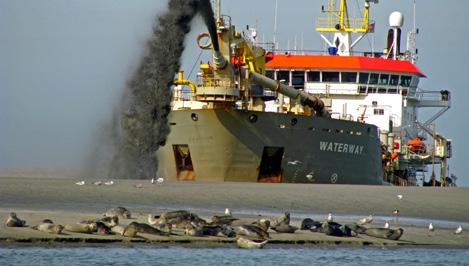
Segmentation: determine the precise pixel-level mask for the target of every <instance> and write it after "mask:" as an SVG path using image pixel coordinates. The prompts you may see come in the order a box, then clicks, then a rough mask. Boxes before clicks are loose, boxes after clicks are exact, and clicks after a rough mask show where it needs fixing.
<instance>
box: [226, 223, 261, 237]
mask: <svg viewBox="0 0 469 266" xmlns="http://www.w3.org/2000/svg"><path fill="white" fill-rule="evenodd" d="M233 229H234V231H235V232H236V235H243V236H247V237H250V238H254V239H268V238H270V236H269V233H268V232H266V231H264V230H263V229H262V228H260V227H259V226H255V225H252V224H245V225H239V226H235V227H233Z"/></svg>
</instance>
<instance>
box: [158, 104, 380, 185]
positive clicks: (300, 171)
mask: <svg viewBox="0 0 469 266" xmlns="http://www.w3.org/2000/svg"><path fill="white" fill-rule="evenodd" d="M169 123H170V125H171V133H170V134H169V136H168V139H167V142H166V144H165V146H163V147H161V148H160V150H159V151H158V175H159V176H163V177H165V178H167V179H169V180H193V181H244V182H283V183H318V184H331V183H333V184H369V185H381V184H382V180H383V179H382V176H383V173H382V165H381V150H380V142H379V136H378V133H377V132H378V129H377V127H376V126H374V125H370V124H364V123H359V122H353V121H346V120H337V119H329V118H321V117H315V116H304V115H295V114H282V113H270V112H256V111H243V110H236V109H199V110H194V109H192V110H177V111H172V112H171V114H170V116H169Z"/></svg>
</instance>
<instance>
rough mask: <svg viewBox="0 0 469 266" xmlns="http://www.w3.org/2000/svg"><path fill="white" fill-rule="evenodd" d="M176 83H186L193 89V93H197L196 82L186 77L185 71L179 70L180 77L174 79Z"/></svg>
mask: <svg viewBox="0 0 469 266" xmlns="http://www.w3.org/2000/svg"><path fill="white" fill-rule="evenodd" d="M174 85H186V86H189V87H190V88H191V90H192V94H195V84H194V82H192V81H190V80H187V79H184V71H182V70H179V72H178V79H176V80H175V81H174Z"/></svg>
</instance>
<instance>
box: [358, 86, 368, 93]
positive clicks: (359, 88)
mask: <svg viewBox="0 0 469 266" xmlns="http://www.w3.org/2000/svg"><path fill="white" fill-rule="evenodd" d="M358 93H366V86H360V87H358Z"/></svg>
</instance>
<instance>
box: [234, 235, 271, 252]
mask: <svg viewBox="0 0 469 266" xmlns="http://www.w3.org/2000/svg"><path fill="white" fill-rule="evenodd" d="M267 241H268V240H264V241H262V240H250V239H246V238H244V237H238V239H237V240H236V244H237V245H238V247H240V248H248V249H253V248H263V247H264V246H265V245H266V244H267Z"/></svg>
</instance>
